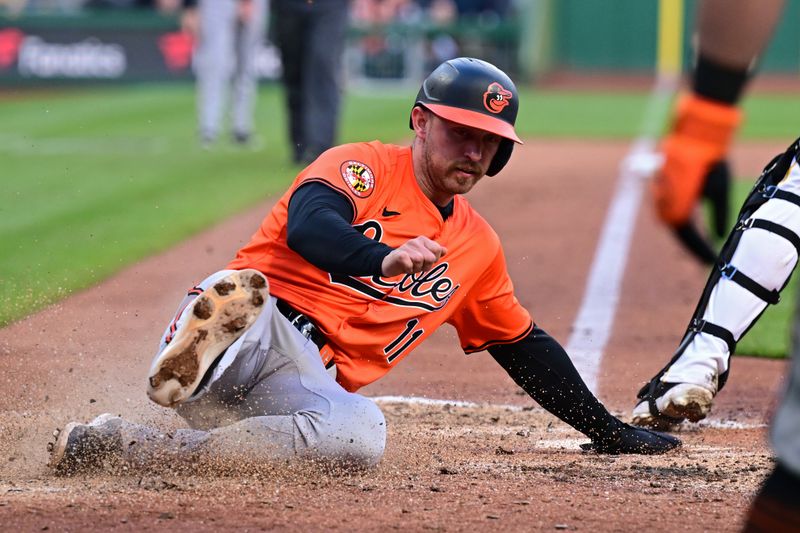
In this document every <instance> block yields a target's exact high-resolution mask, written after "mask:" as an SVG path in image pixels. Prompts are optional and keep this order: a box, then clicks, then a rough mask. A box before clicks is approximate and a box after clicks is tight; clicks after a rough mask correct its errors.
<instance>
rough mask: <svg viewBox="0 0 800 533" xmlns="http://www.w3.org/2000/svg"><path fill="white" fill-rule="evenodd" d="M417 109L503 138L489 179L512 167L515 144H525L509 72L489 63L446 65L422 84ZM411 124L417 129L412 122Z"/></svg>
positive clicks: (464, 61) (471, 60) (464, 59)
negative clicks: (519, 134) (518, 128)
mask: <svg viewBox="0 0 800 533" xmlns="http://www.w3.org/2000/svg"><path fill="white" fill-rule="evenodd" d="M416 106H422V107H424V108H426V109H429V110H430V111H431V112H432V113H434V114H435V115H437V116H439V117H441V118H443V119H446V120H449V121H451V122H456V123H458V124H463V125H464V126H470V127H472V128H478V129H481V130H484V131H489V132H491V133H494V134H496V135H499V136H500V137H502V138H503V139H502V140H501V141H500V145H499V146H498V147H497V153H496V154H495V156H494V159H492V162H491V164H490V165H489V169H488V170H487V171H486V174H487V175H489V176H494V175H495V174H497V173H498V172H500V171H501V170H502V169H503V167H504V166H505V165H506V163H508V159H509V158H510V157H511V151H512V150H513V149H514V143H515V142H516V143H520V144H522V141H521V140H520V139H519V137H517V133H516V132H515V131H514V122H515V121H516V120H517V111H518V110H519V95H518V93H517V88H516V87H515V86H514V82H513V81H511V78H509V77H508V76H507V75H506V73H505V72H503V71H502V70H500V69H499V68H497V67H495V66H494V65H492V64H491V63H487V62H486V61H481V60H480V59H474V58H471V57H458V58H456V59H451V60H449V61H445V62H444V63H442V64H441V65H439V66H438V67H436V69H435V70H434V71H433V72H431V73H430V75H429V76H428V77H427V78H425V81H423V82H422V87H420V89H419V93H417V100H416V102H414V107H416ZM408 124H409V126H410V127H411V129H414V125H413V124H412V123H411V120H410V119H409V122H408Z"/></svg>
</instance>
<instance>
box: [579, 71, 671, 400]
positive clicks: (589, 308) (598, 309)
mask: <svg viewBox="0 0 800 533" xmlns="http://www.w3.org/2000/svg"><path fill="white" fill-rule="evenodd" d="M677 87H678V78H677V77H675V76H659V78H658V79H657V80H656V83H655V85H654V87H653V90H652V92H651V93H650V98H649V100H648V103H647V108H646V110H645V114H644V118H643V121H642V125H641V128H640V131H641V134H640V135H639V137H638V138H637V139H636V141H634V143H633V146H632V147H631V149H630V150H629V152H628V154H627V155H626V156H625V158H624V159H623V161H622V163H621V164H620V169H619V175H618V178H617V187H616V192H615V193H614V198H613V199H612V201H611V206H610V208H609V210H608V214H607V215H606V220H605V222H604V224H603V229H602V232H601V234H600V240H599V243H598V246H597V251H596V252H595V256H594V260H593V262H592V267H591V270H590V272H589V278H588V280H587V283H586V290H585V292H584V295H583V301H582V302H581V306H580V310H579V311H578V315H577V317H576V318H575V322H574V323H573V325H572V334H571V335H570V337H569V339H568V341H567V346H566V350H567V353H568V354H569V355H570V357H571V358H572V361H573V363H574V364H575V366H576V367H577V369H578V371H579V372H580V373H581V376H582V377H583V379H584V381H585V382H586V385H587V386H588V387H589V389H591V390H592V392H595V391H596V388H597V376H598V370H599V368H600V363H601V361H602V359H603V350H604V349H605V346H606V343H607V342H608V338H609V336H610V334H611V328H612V327H613V325H614V316H615V315H616V312H617V304H618V303H619V296H620V289H621V285H622V275H623V273H624V272H625V266H626V264H627V262H628V250H629V248H630V241H631V236H632V235H633V228H634V226H635V224H636V215H637V214H638V212H639V205H640V204H641V199H642V191H643V190H644V182H645V178H646V177H648V176H649V175H650V174H652V172H653V170H654V169H655V168H657V167H658V165H659V164H660V160H659V156H658V154H656V153H655V150H654V149H655V144H656V139H657V137H658V135H659V133H660V131H661V126H662V124H664V120H665V119H666V114H667V111H668V110H669V108H670V102H671V100H672V95H673V94H674V93H675V90H676V89H677Z"/></svg>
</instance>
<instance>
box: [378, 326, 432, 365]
mask: <svg viewBox="0 0 800 533" xmlns="http://www.w3.org/2000/svg"><path fill="white" fill-rule="evenodd" d="M417 324H419V319H417V318H414V319H412V320H409V321H408V322H406V329H404V330H403V332H402V333H401V334H400V335H398V336H397V338H396V339H395V340H393V341H392V342H390V343H389V344H388V345H387V346H386V348H384V349H383V353H384V354H386V362H387V363H390V364H391V362H392V361H394V360H395V359H397V357H398V356H399V355H400V354H402V353H403V352H404V351H405V350H406V349H408V347H409V346H411V345H412V344H413V343H414V341H415V340H417V339H418V338H419V336H420V335H422V334H423V333H424V332H425V330H424V329H423V328H419V329H416V330H415V329H414V328H415V327H417ZM398 345H399V346H400V347H399V348H397V346H398ZM395 348H397V349H396V350H395ZM392 350H394V351H392Z"/></svg>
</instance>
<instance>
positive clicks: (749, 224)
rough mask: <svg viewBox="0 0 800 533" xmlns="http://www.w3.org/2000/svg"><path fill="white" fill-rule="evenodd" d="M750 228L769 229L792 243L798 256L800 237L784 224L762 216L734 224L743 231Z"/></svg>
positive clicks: (799, 252) (799, 254)
mask: <svg viewBox="0 0 800 533" xmlns="http://www.w3.org/2000/svg"><path fill="white" fill-rule="evenodd" d="M750 228H758V229H763V230H765V231H769V232H770V233H774V234H775V235H779V236H781V237H783V238H784V239H786V240H787V241H789V242H790V243H792V246H794V247H795V249H796V250H797V255H798V256H800V237H798V236H797V233H795V232H793V231H792V230H790V229H789V228H787V227H786V226H781V225H780V224H776V223H775V222H772V221H771V220H766V219H763V218H748V219H747V220H744V221H742V222H740V223H739V225H738V226H736V229H737V230H739V231H745V230H748V229H750Z"/></svg>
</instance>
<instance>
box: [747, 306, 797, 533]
mask: <svg viewBox="0 0 800 533" xmlns="http://www.w3.org/2000/svg"><path fill="white" fill-rule="evenodd" d="M798 303H799V304H800V300H798ZM793 345H794V349H793V354H792V358H793V361H792V368H791V374H790V376H789V378H788V386H787V388H786V392H785V395H784V397H783V401H782V403H781V406H780V407H779V408H778V412H777V414H776V416H775V419H774V420H773V421H772V446H773V448H774V449H775V455H776V456H777V458H778V462H777V464H776V465H775V468H774V469H773V471H772V472H771V473H770V475H769V476H768V477H767V479H766V480H765V482H764V485H763V486H762V487H761V490H760V491H759V493H758V495H757V496H756V498H755V500H753V503H752V505H751V507H750V512H749V516H748V517H747V523H746V525H745V528H744V531H745V532H748V533H756V532H767V531H769V532H782V531H786V532H789V531H800V353H799V352H800V315H799V314H798V313H797V311H795V322H794V331H793Z"/></svg>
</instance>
